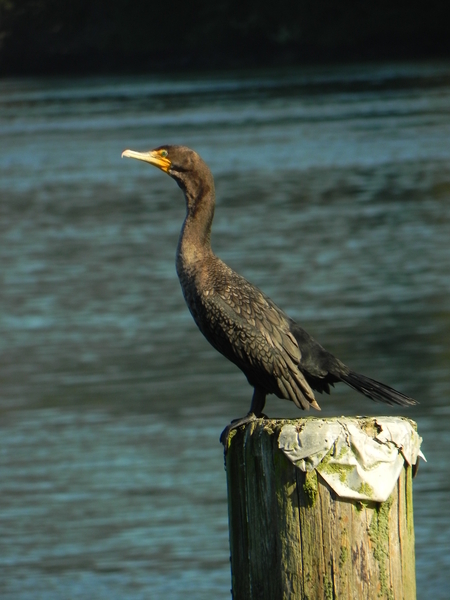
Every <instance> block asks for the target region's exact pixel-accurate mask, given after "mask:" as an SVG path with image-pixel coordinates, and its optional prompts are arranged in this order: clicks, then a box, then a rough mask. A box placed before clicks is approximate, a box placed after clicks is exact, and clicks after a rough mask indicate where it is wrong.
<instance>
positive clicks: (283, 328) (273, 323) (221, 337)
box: [201, 280, 316, 408]
mask: <svg viewBox="0 0 450 600" xmlns="http://www.w3.org/2000/svg"><path fill="white" fill-rule="evenodd" d="M202 304H203V305H204V309H205V310H206V312H207V314H208V319H207V323H208V325H207V330H205V329H204V327H201V329H202V332H203V334H204V335H205V336H206V338H207V339H208V340H209V341H210V343H211V344H212V345H213V346H214V347H215V348H216V349H217V350H219V352H221V353H222V354H224V355H225V356H226V357H227V358H228V359H229V360H231V361H232V362H234V363H235V364H237V365H238V366H239V367H240V368H241V369H242V370H243V371H244V372H245V373H246V375H247V377H248V378H249V380H250V381H251V379H252V378H254V379H255V381H256V383H258V382H260V383H261V384H262V385H263V387H265V388H266V389H270V388H274V387H275V385H276V387H277V388H278V389H277V390H274V389H271V391H272V392H273V393H277V391H278V392H279V393H280V392H281V394H282V395H283V396H284V397H285V398H287V399H290V400H292V401H293V402H295V404H297V405H298V406H299V407H301V408H309V405H310V404H316V401H315V398H314V394H313V391H312V390H311V388H310V386H309V384H308V382H307V381H306V379H305V377H304V375H303V373H302V372H301V371H300V370H299V368H298V365H299V363H300V359H301V352H300V349H299V346H298V343H297V341H296V339H295V337H294V336H293V335H292V333H291V332H290V321H289V319H288V317H287V316H286V315H285V314H284V313H283V312H282V311H281V310H280V309H279V308H277V306H276V305H275V304H274V303H273V302H272V301H271V300H270V299H269V298H267V297H266V296H264V294H262V292H260V291H259V290H257V289H256V288H254V287H253V286H251V284H248V283H247V282H246V281H245V280H242V281H241V282H240V285H239V286H228V287H227V288H225V289H224V290H221V291H219V292H215V293H212V294H209V295H207V296H205V297H204V298H203V299H202ZM251 383H252V385H254V383H253V382H252V381H251Z"/></svg>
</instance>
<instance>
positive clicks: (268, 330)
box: [122, 145, 417, 448]
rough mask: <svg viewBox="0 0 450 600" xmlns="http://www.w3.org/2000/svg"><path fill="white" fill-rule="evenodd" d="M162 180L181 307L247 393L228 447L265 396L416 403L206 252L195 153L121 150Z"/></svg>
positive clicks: (208, 181) (202, 176)
mask: <svg viewBox="0 0 450 600" xmlns="http://www.w3.org/2000/svg"><path fill="white" fill-rule="evenodd" d="M122 157H126V158H134V159H137V160H140V161H144V162H147V163H149V164H150V165H153V166H155V167H157V168H159V169H160V170H161V171H163V172H164V173H167V174H168V175H169V176H170V177H172V179H174V180H175V182H176V183H177V184H178V186H179V187H180V188H181V190H182V191H183V193H184V197H185V201H186V216H185V219H184V222H183V226H182V228H181V232H180V236H179V240H178V247H177V252H176V270H177V274H178V278H179V280H180V284H181V288H182V291H183V295H184V298H185V301H186V304H187V306H188V308H189V310H190V312H191V314H192V317H193V318H194V321H195V323H196V324H197V326H198V328H199V329H200V331H201V333H202V334H203V335H204V336H205V338H206V339H207V340H208V342H209V343H210V344H211V345H212V346H213V347H214V348H215V349H216V350H218V351H219V352H220V353H221V354H222V355H223V356H225V357H226V358H228V360H230V361H231V362H232V363H234V364H235V365H236V366H237V367H239V368H240V369H241V371H242V372H243V373H244V375H245V376H246V378H247V381H248V383H249V384H250V385H251V386H252V387H253V395H252V400H251V404H250V410H249V412H248V413H247V414H246V415H245V416H244V417H241V418H239V419H235V420H233V421H232V422H231V423H230V424H229V425H228V426H227V427H225V429H224V430H223V432H222V434H221V436H220V441H221V442H222V444H223V445H224V447H225V448H227V445H228V442H229V439H230V434H231V432H232V431H233V430H235V429H237V428H238V427H240V426H242V425H245V424H247V423H249V422H252V421H254V420H256V419H259V418H263V417H265V415H264V414H263V410H264V407H265V403H266V396H267V395H269V394H274V395H275V396H277V397H278V398H282V399H286V400H290V401H292V402H294V404H295V405H296V406H297V407H298V408H299V409H303V410H308V409H309V408H310V407H312V408H315V409H317V410H320V406H319V404H318V402H317V400H316V397H315V395H314V391H315V392H319V393H320V394H322V393H323V392H325V393H327V394H329V393H330V387H334V384H336V383H338V382H344V383H346V384H347V385H348V386H350V387H351V388H353V389H354V390H356V391H358V392H360V393H361V394H363V395H364V396H367V397H368V398H370V399H371V400H375V401H379V402H384V403H387V404H391V405H400V406H408V405H413V404H416V403H417V402H416V400H414V399H413V398H410V397H409V396H406V395H405V394H403V393H401V392H399V391H397V390H395V389H394V388H392V387H389V386H388V385H385V384H384V383H381V382H379V381H376V380H375V379H371V378H370V377H366V376H365V375H362V374H360V373H357V372H355V371H353V370H351V369H350V368H349V367H348V366H347V365H346V364H344V363H343V362H342V361H341V360H339V359H338V358H336V357H335V356H334V355H333V354H332V353H330V352H328V351H327V350H325V348H323V347H322V346H321V345H320V344H319V343H318V342H317V341H316V340H315V339H314V338H313V337H312V336H311V335H309V333H307V332H306V331H305V330H304V329H303V328H302V327H301V326H300V325H299V324H298V323H297V322H296V321H294V320H293V319H291V318H290V317H289V316H288V315H287V314H286V313H285V312H284V311H283V310H282V309H281V308H279V307H278V306H277V305H276V304H275V302H273V301H272V300H271V299H270V298H269V297H268V296H267V295H266V294H264V293H263V292H262V291H261V290H260V289H259V288H258V287H256V286H255V285H253V284H251V283H250V282H249V281H247V279H245V278H244V277H242V276H241V275H239V274H238V273H236V271H234V270H233V269H231V268H230V267H229V266H228V265H227V264H225V262H223V261H222V260H221V259H220V258H219V257H218V256H216V255H215V254H214V252H213V250H212V247H211V228H212V223H213V218H214V210H215V187H214V178H213V175H212V173H211V170H210V169H209V167H208V165H207V164H206V163H205V161H204V160H203V159H202V158H201V157H200V156H199V154H197V152H195V151H194V150H192V149H190V148H188V147H186V146H181V145H163V146H159V147H157V148H155V149H154V150H150V151H148V152H136V151H134V150H124V151H123V153H122Z"/></svg>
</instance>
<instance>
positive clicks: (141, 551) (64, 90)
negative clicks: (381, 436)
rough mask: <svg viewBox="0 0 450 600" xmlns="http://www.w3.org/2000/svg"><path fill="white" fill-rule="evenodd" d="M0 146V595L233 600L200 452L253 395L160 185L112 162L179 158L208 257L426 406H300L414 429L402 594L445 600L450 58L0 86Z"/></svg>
mask: <svg viewBox="0 0 450 600" xmlns="http://www.w3.org/2000/svg"><path fill="white" fill-rule="evenodd" d="M0 135H1V139H2V144H1V149H0V228H1V236H0V260H1V264H2V290H1V294H0V303H1V306H0V353H1V355H0V439H1V442H0V573H1V576H0V597H1V598H2V599H3V598H7V599H9V598H11V599H12V598H14V599H20V600H28V599H33V600H34V599H36V598H39V599H40V598H42V599H45V600H47V599H48V600H52V599H54V598H55V599H56V598H58V599H59V598H68V597H70V598H90V599H93V600H95V599H106V598H107V599H115V598H121V599H122V598H127V599H130V600H135V599H138V598H146V599H147V598H164V600H172V599H174V600H175V599H176V600H178V599H181V598H186V597H189V598H194V599H199V600H201V599H205V600H206V599H208V600H209V599H211V598H217V599H220V598H229V597H230V593H229V589H230V573H229V550H228V523H227V506H226V484H225V473H224V471H223V457H222V451H221V447H220V445H219V443H218V436H219V434H220V431H221V430H222V428H223V427H224V426H225V424H226V423H227V422H228V421H229V420H230V419H231V418H234V417H237V416H241V415H243V414H244V413H245V412H246V411H247V410H248V406H249V402H250V398H251V389H250V388H249V387H248V385H247V383H246V381H245V378H244V377H243V375H242V374H241V373H240V372H239V371H238V370H237V369H236V368H235V367H233V365H231V364H229V363H227V361H226V360H225V359H223V358H222V357H221V356H220V355H218V354H216V353H215V351H214V350H213V349H212V348H210V347H209V345H208V344H207V342H206V341H205V340H204V339H203V338H202V336H201V335H200V334H199V332H198V331H197V329H196V327H195V324H194V323H193V321H192V319H191V317H190V315H189V313H188V311H187V309H186V307H185V305H184V301H183V298H182V295H181V291H180V289H179V284H178V281H177V279H176V274H175V269H174V253H175V247H176V243H177V238H178V232H179V229H180V226H181V222H182V219H183V217H184V204H183V198H182V196H181V193H180V190H179V189H178V188H177V186H176V185H175V184H174V182H173V181H171V180H170V179H169V178H168V177H166V176H164V175H163V174H162V173H160V172H159V171H157V170H156V169H152V168H150V167H147V165H144V164H143V163H137V162H134V161H129V160H127V161H125V160H123V161H122V160H121V159H120V154H121V152H122V150H123V149H124V148H133V149H136V150H139V149H141V150H144V149H150V148H152V147H155V146H158V145H160V144H162V143H183V144H186V145H189V146H192V147H194V148H195V149H196V150H197V151H199V152H200V153H201V154H202V156H203V157H204V158H205V160H206V161H207V162H208V164H209V165H210V166H211V168H212V170H213V172H214V174H215V177H216V187H217V194H218V202H217V212H216V219H215V223H214V231H213V245H214V248H215V250H216V252H217V253H218V254H219V255H220V256H221V257H222V258H223V259H225V260H226V261H227V262H228V263H229V264H230V265H231V266H233V267H234V268H235V269H236V270H238V271H239V272H241V273H242V274H244V275H245V276H246V277H247V278H248V279H250V280H251V281H253V282H254V283H256V284H257V285H259V286H260V287H262V288H263V289H264V290H265V291H266V292H267V293H268V294H269V295H270V296H271V297H272V298H273V299H274V300H275V301H277V302H278V303H279V304H280V305H281V306H282V307H283V308H284V309H285V310H287V311H288V312H289V313H290V314H291V315H292V316H293V317H294V318H296V319H297V320H298V321H299V322H301V324H302V325H303V326H304V327H305V328H306V329H307V330H308V331H310V333H312V334H313V335H314V336H315V337H316V338H317V339H318V340H319V341H320V342H321V343H322V344H323V345H325V346H326V347H327V348H328V349H329V350H331V351H333V352H334V353H335V354H337V355H338V356H339V357H340V358H341V359H342V360H344V361H345V362H346V363H348V364H350V365H351V366H352V367H353V368H354V369H356V370H360V371H362V372H364V373H366V374H368V375H371V376H373V377H376V378H377V379H380V380H382V381H385V382H386V383H389V384H390V385H393V386H394V387H397V388H399V389H401V390H402V391H403V392H405V393H407V394H409V395H411V396H413V397H415V398H417V399H418V400H419V401H420V402H421V404H420V405H419V406H418V407H414V408H411V409H408V410H407V411H406V412H405V409H404V410H403V411H400V412H399V411H397V412H396V411H395V410H393V409H391V408H389V407H385V406H380V405H376V404H373V403H371V402H369V401H368V400H366V399H364V398H362V397H361V396H359V395H357V394H356V393H354V392H352V391H351V390H349V389H348V388H347V389H342V386H340V387H338V388H337V389H336V391H335V392H334V393H333V395H332V396H330V397H327V396H325V397H324V398H322V397H319V398H318V400H319V403H320V404H321V407H322V409H323V412H322V414H324V415H336V414H349V415H351V414H374V415H375V414H377V415H380V414H405V415H407V416H409V417H411V418H412V419H414V420H416V421H417V423H418V427H419V433H420V434H421V435H422V437H423V438H424V442H423V451H424V452H425V454H426V456H427V459H428V463H427V464H425V463H422V464H421V467H420V470H419V475H418V477H417V478H416V480H415V484H414V486H415V487H414V502H415V531H416V558H417V564H416V571H417V584H418V598H426V597H429V598H434V599H437V600H444V599H446V598H448V589H449V586H450V576H449V575H448V573H449V568H450V558H449V556H450V552H449V550H450V541H449V540H450V508H449V504H448V502H447V498H448V493H449V491H450V484H449V481H450V477H449V475H450V469H449V467H448V456H449V455H450V438H449V436H448V434H447V432H448V429H449V427H450V402H449V399H450V369H449V366H448V365H449V359H450V345H449V339H450V310H449V306H450V303H449V300H448V299H449V296H450V244H449V239H450V142H449V140H450V64H445V63H427V64H410V65H405V64H390V65H387V64H385V65H371V66H361V67H359V66H353V67H339V68H338V67H334V68H311V69H304V70H301V71H292V70H289V71H285V72H281V73H274V72H246V73H242V72H239V73H229V74H224V75H221V76H212V75H211V76H201V77H200V76H191V77H172V78H164V77H134V78H103V79H99V78H92V79H70V80H69V79H49V80H45V79H20V80H5V81H1V82H0ZM267 413H268V414H269V415H271V416H292V417H294V416H297V415H298V412H297V411H296V409H295V407H292V406H291V405H290V404H288V403H287V402H282V401H281V400H278V399H276V398H273V397H271V398H269V401H268V404H267Z"/></svg>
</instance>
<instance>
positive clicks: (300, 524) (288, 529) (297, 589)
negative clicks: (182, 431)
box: [226, 419, 416, 600]
mask: <svg viewBox="0 0 450 600" xmlns="http://www.w3.org/2000/svg"><path fill="white" fill-rule="evenodd" d="M299 421H300V420H299ZM286 422H287V421H285V420H284V421H279V420H277V421H275V420H273V421H272V420H262V419H261V420H258V421H256V422H254V423H250V424H249V425H247V426H246V427H243V428H240V429H239V430H237V431H236V432H233V436H232V438H231V440H230V444H229V448H228V453H227V457H226V470H227V482H228V508H229V523H230V548H231V570H232V593H233V598H234V600H250V599H251V600H266V599H267V600H274V599H276V600H315V599H320V600H322V599H324V600H333V599H339V600H340V599H343V600H344V599H345V600H375V599H376V600H414V599H415V598H416V587H415V558H414V525H413V510H412V469H411V467H408V466H406V465H405V468H404V469H403V471H402V473H401V476H400V478H399V480H398V482H397V485H396V487H395V489H394V491H393V493H392V494H391V496H390V497H389V499H388V500H387V501H386V502H383V503H376V502H364V503H362V502H359V501H350V500H345V499H340V498H338V497H337V495H336V494H335V492H334V491H333V490H332V489H331V488H330V487H329V486H328V484H327V483H326V482H325V481H324V480H323V479H322V478H321V476H320V475H319V474H316V472H315V471H313V472H312V473H310V474H308V475H306V474H305V473H303V472H302V471H301V470H300V469H298V468H296V467H295V466H294V465H293V464H292V463H291V462H290V461H289V460H288V459H287V458H286V457H285V456H284V454H283V453H282V452H281V450H279V448H278V435H279V433H280V429H281V426H282V425H283V424H285V423H286ZM289 422H290V423H292V421H289Z"/></svg>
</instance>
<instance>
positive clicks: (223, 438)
mask: <svg viewBox="0 0 450 600" xmlns="http://www.w3.org/2000/svg"><path fill="white" fill-rule="evenodd" d="M261 417H263V418H267V417H266V416H265V415H260V417H257V416H256V415H255V413H253V412H249V413H248V414H246V415H245V417H241V418H240V419H233V420H232V421H231V423H230V424H229V425H227V426H226V427H225V429H224V430H223V431H222V433H221V434H220V442H221V444H223V447H224V451H225V453H226V451H227V449H228V441H229V439H230V433H231V432H232V431H233V430H234V429H237V428H238V427H240V426H241V425H247V423H252V422H253V421H256V420H257V419H259V418H261Z"/></svg>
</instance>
